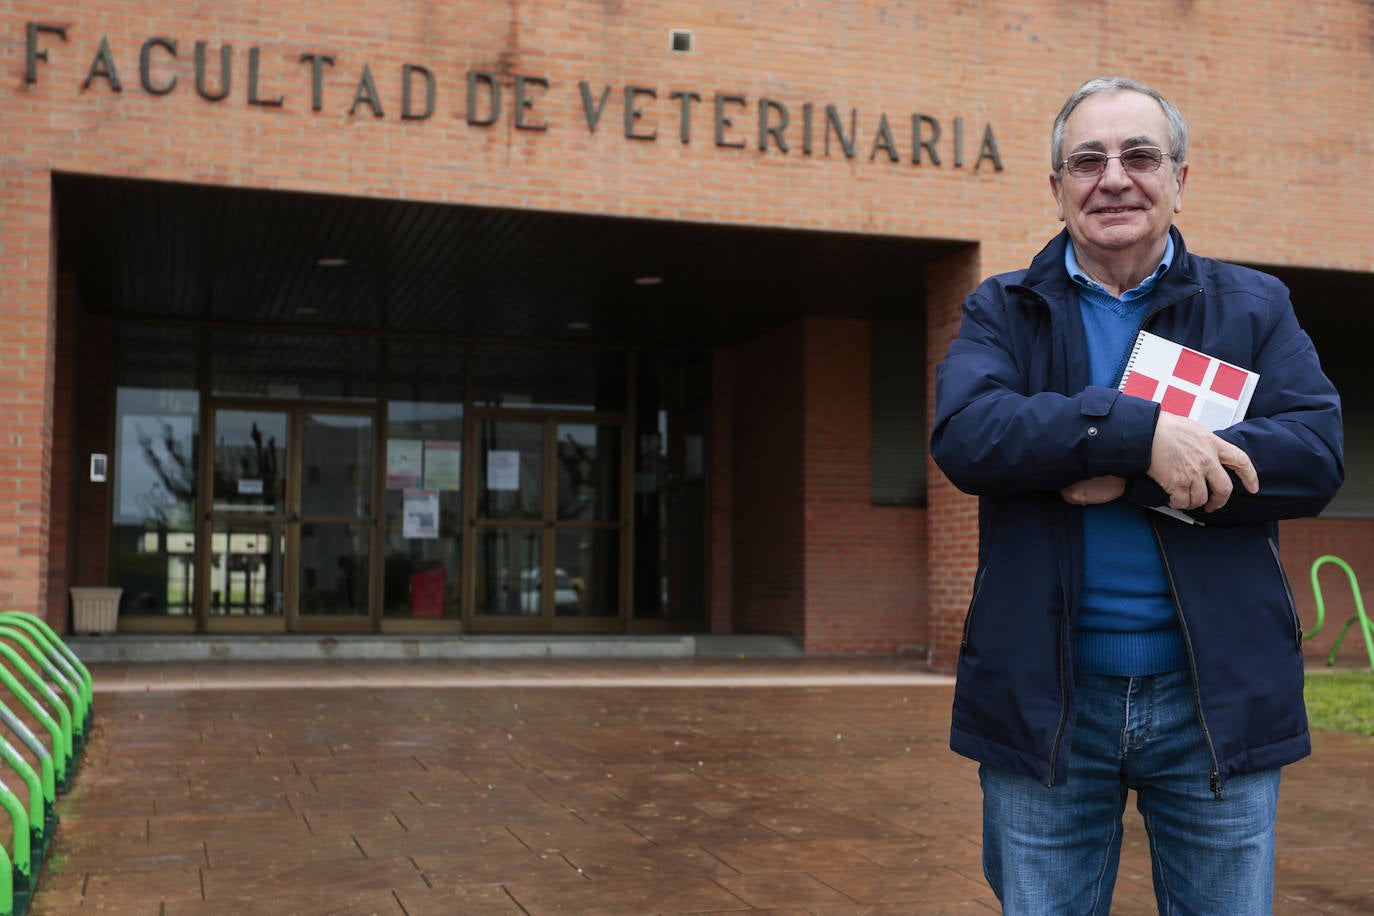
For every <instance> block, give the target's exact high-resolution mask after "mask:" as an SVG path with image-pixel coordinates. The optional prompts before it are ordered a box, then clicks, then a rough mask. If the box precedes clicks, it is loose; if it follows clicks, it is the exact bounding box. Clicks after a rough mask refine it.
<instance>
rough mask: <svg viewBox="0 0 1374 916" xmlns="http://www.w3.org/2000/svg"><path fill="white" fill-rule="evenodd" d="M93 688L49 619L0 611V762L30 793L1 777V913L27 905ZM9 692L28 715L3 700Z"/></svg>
mask: <svg viewBox="0 0 1374 916" xmlns="http://www.w3.org/2000/svg"><path fill="white" fill-rule="evenodd" d="M6 691H8V693H9V695H10V696H9V697H6V696H5V693H6ZM93 693H94V688H93V683H92V679H91V674H90V671H89V670H88V669H87V668H86V666H85V665H84V664H82V662H81V660H80V659H79V658H77V656H76V655H75V653H73V652H72V651H71V649H70V648H69V647H68V646H67V645H66V643H64V642H63V640H62V638H61V637H60V636H58V635H57V633H56V632H54V631H53V629H52V628H51V627H50V626H48V624H47V623H46V622H44V621H43V620H41V619H40V618H38V617H35V616H34V615H32V614H26V613H22V612H19V611H4V612H0V726H3V732H0V764H3V766H5V767H7V768H8V769H10V770H12V771H13V772H14V773H15V774H16V775H17V776H18V777H19V778H20V779H21V780H22V781H23V783H24V786H25V794H26V796H27V805H26V804H25V802H24V801H23V800H21V799H20V796H19V795H18V794H17V793H15V792H14V791H13V790H11V789H10V788H9V786H8V785H6V784H5V783H4V782H3V781H0V809H3V810H4V812H5V813H6V814H8V815H9V818H10V824H11V827H12V829H13V842H12V845H11V848H10V850H6V848H5V847H4V846H3V845H0V916H24V914H25V913H27V911H28V907H29V903H30V902H31V900H32V898H33V892H34V888H35V885H36V882H37V877H38V874H39V872H40V871H41V869H42V864H43V861H44V859H45V858H46V856H47V853H48V849H49V847H50V845H51V843H52V838H53V832H54V829H55V828H56V826H57V795H58V793H60V792H63V791H65V790H66V789H67V787H68V786H69V785H70V783H71V780H72V778H73V776H74V775H75V768H76V762H77V760H78V758H79V755H80V753H81V751H82V749H83V747H84V745H85V740H86V737H87V736H88V735H89V733H90V726H91V723H92V719H93V712H92V709H93V704H92V698H93ZM10 697H12V698H13V699H14V700H15V701H17V704H18V706H19V707H22V708H23V710H25V711H27V714H28V715H27V719H26V718H25V717H23V716H21V715H20V714H19V713H18V712H16V710H15V708H12V707H11V705H10V704H9V703H8V702H6V701H7V700H9V699H10ZM30 722H37V724H38V725H39V726H40V732H39V733H35V731H34V729H33V728H31V727H30V724H29V723H30ZM42 732H46V735H47V738H48V739H49V741H48V742H47V743H45V742H44V741H43V740H42V739H41V738H40V737H39V734H40V733H42ZM11 737H13V738H15V739H17V741H18V743H19V744H21V745H23V747H24V748H26V749H27V752H28V756H25V754H23V753H21V751H20V748H19V747H18V746H17V745H16V744H15V743H12V742H11V740H10V738H11ZM31 761H32V762H31ZM35 763H36V766H35Z"/></svg>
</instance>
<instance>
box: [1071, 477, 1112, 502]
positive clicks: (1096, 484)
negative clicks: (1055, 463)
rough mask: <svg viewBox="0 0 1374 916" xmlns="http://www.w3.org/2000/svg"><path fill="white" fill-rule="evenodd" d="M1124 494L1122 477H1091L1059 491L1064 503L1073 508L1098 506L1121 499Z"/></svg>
mask: <svg viewBox="0 0 1374 916" xmlns="http://www.w3.org/2000/svg"><path fill="white" fill-rule="evenodd" d="M1125 492H1126V478H1124V477H1091V478H1089V479H1087V480H1080V481H1079V482H1078V483H1075V484H1070V485H1069V486H1067V487H1065V488H1064V489H1062V490H1060V491H1059V495H1060V496H1062V497H1064V502H1067V503H1073V504H1074V505H1075V506H1100V505H1102V504H1103V503H1109V502H1111V501H1112V500H1114V499H1118V498H1120V497H1121V495H1122V494H1123V493H1125Z"/></svg>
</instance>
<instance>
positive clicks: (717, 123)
mask: <svg viewBox="0 0 1374 916" xmlns="http://www.w3.org/2000/svg"><path fill="white" fill-rule="evenodd" d="M186 44H187V42H184V41H178V39H177V37H175V36H170V35H153V36H151V37H148V38H146V39H144V40H143V41H142V42H141V43H138V44H135V45H133V46H131V47H119V46H117V45H111V43H110V40H109V38H108V36H105V35H100V36H94V35H84V36H83V35H82V34H81V30H80V26H79V25H76V24H70V23H64V24H61V25H57V24H53V23H45V22H27V23H25V24H24V87H25V88H29V89H35V88H36V87H38V84H39V80H40V77H42V78H43V79H44V80H52V79H54V78H55V77H54V74H59V73H62V74H68V75H69V77H68V78H70V79H72V81H73V83H74V84H75V85H76V86H77V87H78V89H79V91H80V92H82V93H86V92H98V91H104V92H106V93H109V94H110V95H112V96H114V97H115V98H118V97H119V96H120V95H121V94H122V93H123V90H124V87H123V84H122V83H121V81H120V78H119V68H118V63H119V61H120V59H121V58H124V59H126V60H127V59H131V58H133V57H134V56H137V58H138V88H139V89H141V90H142V91H143V93H144V94H146V95H152V96H175V95H177V94H181V95H183V96H187V97H190V98H195V97H198V98H199V99H201V100H202V101H205V102H210V103H214V104H221V103H226V102H228V103H231V104H232V103H233V101H234V99H235V98H238V99H239V101H240V103H244V104H247V105H248V106H251V107H255V108H284V109H288V110H290V109H292V108H295V109H297V110H302V111H303V110H305V108H306V107H307V106H308V109H309V111H310V112H312V113H314V114H316V115H323V114H325V113H326V112H330V113H333V114H334V115H335V116H336V117H347V118H349V119H358V120H361V119H364V118H366V117H367V116H368V115H371V118H370V120H374V121H386V120H393V121H394V120H400V121H410V122H425V121H431V120H433V119H434V117H435V112H436V111H444V112H446V114H445V115H443V116H445V117H452V118H456V119H458V120H459V121H460V122H462V123H466V125H467V126H468V127H469V128H471V129H474V130H486V129H488V128H492V127H496V126H498V125H502V124H504V125H507V126H509V127H511V128H514V129H515V130H518V131H528V132H530V133H535V134H538V133H547V132H551V131H554V130H559V129H564V130H568V129H577V124H576V122H577V116H576V114H575V113H574V112H576V110H577V107H578V104H579V103H580V106H581V112H582V119H581V120H582V124H583V125H584V126H585V127H586V130H587V133H588V134H595V133H596V132H597V127H598V126H599V125H600V124H601V120H602V117H603V115H605V114H606V113H607V111H606V110H607V108H611V109H614V111H613V112H612V117H616V116H617V115H618V116H619V117H620V119H621V124H622V131H621V134H622V136H623V138H624V139H625V140H632V141H635V142H637V143H641V144H649V145H652V144H655V143H658V142H659V134H660V131H659V127H660V126H663V127H665V130H664V131H663V133H664V134H665V135H671V125H672V123H673V120H674V119H676V120H677V127H678V130H677V138H678V140H679V141H680V142H681V143H682V145H683V146H690V145H692V143H693V135H692V115H693V114H694V110H693V105H694V104H696V105H701V104H702V103H705V104H707V105H709V106H710V107H709V108H708V110H707V112H705V113H702V112H696V113H697V114H698V118H699V119H700V118H701V117H706V118H708V119H709V120H710V128H709V130H708V131H707V136H706V137H705V138H703V139H698V140H697V141H696V142H697V143H698V144H699V145H705V146H708V147H710V148H714V149H717V150H749V151H751V154H752V155H753V156H755V157H762V156H769V157H778V156H783V157H786V156H802V157H806V158H813V157H817V156H819V157H821V158H826V159H830V158H840V157H842V158H844V159H855V158H856V157H859V156H861V155H862V153H861V152H860V149H859V144H860V143H861V142H862V143H865V144H866V146H865V147H864V151H865V152H867V157H866V158H867V160H868V161H869V162H872V163H875V164H883V165H887V166H895V165H899V164H901V163H906V164H908V165H910V166H917V167H920V168H929V167H936V168H939V167H942V165H943V163H945V162H949V163H950V165H951V166H952V167H953V168H956V169H962V168H964V162H965V153H966V152H967V153H968V154H969V155H968V158H969V159H970V160H971V161H972V163H973V165H972V168H971V170H970V171H975V172H976V171H985V170H988V169H990V170H992V171H994V172H1001V171H1002V170H1003V165H1002V156H1001V153H1000V152H999V150H998V145H997V137H996V135H995V133H994V131H993V128H992V124H991V123H985V124H984V126H983V128H982V131H981V136H979V134H978V133H976V132H975V131H976V128H973V126H972V125H969V127H970V128H971V129H970V130H969V132H968V133H969V142H968V145H967V147H966V144H965V122H966V119H965V118H964V117H963V116H955V117H953V118H952V122H953V123H952V129H951V130H950V131H948V132H946V131H944V130H943V125H942V123H941V120H940V119H939V118H937V117H936V116H935V115H932V114H928V113H925V112H903V113H901V114H900V115H899V116H895V117H889V113H888V112H886V111H877V112H874V111H868V112H864V113H863V114H862V115H861V114H860V112H859V110H858V109H857V108H853V107H848V106H842V105H840V104H837V103H835V102H828V101H818V100H808V99H785V98H777V97H775V96H773V95H751V94H749V93H745V92H713V93H709V94H708V93H705V92H702V91H700V90H697V89H690V88H683V87H680V86H668V87H666V88H665V87H660V86H653V85H646V84H644V83H643V82H639V81H636V82H634V83H624V84H621V85H619V86H615V85H613V84H611V83H605V82H601V83H598V84H596V85H595V86H594V85H593V83H592V82H591V81H590V80H580V81H578V82H576V83H575V84H574V83H571V82H568V83H559V82H556V81H554V80H552V79H550V78H548V77H547V76H541V75H536V74H530V73H513V72H511V71H510V69H509V68H508V67H507V66H505V65H502V66H500V67H497V68H496V69H490V70H489V69H477V68H474V69H469V70H467V71H466V72H462V71H455V68H453V67H452V66H451V65H450V66H445V67H434V66H430V65H428V64H422V63H415V62H406V63H402V64H401V65H400V72H399V74H397V73H396V71H395V70H393V69H392V67H388V68H387V71H389V72H383V71H382V70H380V69H379V70H377V71H376V72H377V74H378V75H379V76H380V77H381V78H380V79H378V78H376V77H374V75H373V72H374V71H373V69H372V67H371V65H370V63H369V62H368V61H366V60H358V59H357V58H354V59H353V60H351V61H345V60H344V59H343V58H342V57H340V56H338V55H336V54H326V53H323V52H321V51H312V50H309V49H306V50H303V51H300V52H294V51H293V52H291V53H289V54H288V53H283V52H282V51H281V50H280V49H275V50H273V49H270V48H269V49H264V47H262V46H259V45H250V46H249V48H248V53H247V55H246V56H245V55H243V54H242V53H241V52H240V53H239V54H238V55H237V56H236V55H235V53H234V47H233V46H232V45H230V44H227V43H224V42H218V43H215V42H212V41H207V40H205V39H197V40H195V41H194V48H195V51H194V54H193V55H191V56H190V58H189V60H188V58H187V57H186V56H184V55H182V54H181V53H179V50H180V49H184V48H185V46H186ZM216 47H217V50H218V53H217V55H216V54H215V50H214V49H215V48H216ZM64 56H65V58H66V59H65V60H64V59H63V58H64ZM215 56H217V57H218V72H217V73H216V72H214V71H215V69H216V68H215V65H214V57H215ZM81 61H88V62H89V63H88V64H87V65H86V66H85V69H84V71H81V72H77V71H75V70H74V69H73V68H74V67H76V66H79V65H80V62H81ZM39 64H42V65H43V67H42V68H40V67H39ZM299 64H306V65H307V66H306V67H305V68H299V67H298V65H299ZM392 66H394V65H392ZM240 68H242V69H240ZM236 69H240V74H239V75H240V79H238V80H235V78H234V71H235V70H236ZM302 71H303V72H302ZM445 75H447V80H448V82H447V83H446V82H445V78H446V77H445ZM183 77H189V79H183ZM189 83H194V87H195V88H194V93H193V94H192V93H191V92H190V91H189V90H188V89H186V88H184V87H186V86H187V85H188V84H189ZM236 86H237V87H246V88H238V89H236V88H235V87H236ZM266 86H271V87H272V89H273V90H274V91H272V92H267V91H266V90H265V88H264V87H266ZM574 87H575V88H574ZM275 90H282V91H275ZM503 90H508V91H509V95H508V96H507V99H512V100H513V101H512V102H511V104H509V105H505V106H503V105H502V101H503V99H502V94H503ZM235 93H237V96H235ZM446 93H447V94H450V95H458V96H460V97H463V99H464V101H465V102H466V104H465V105H464V106H463V108H462V109H461V110H457V111H455V110H454V106H453V105H452V104H450V105H449V106H448V107H447V108H446V109H445V108H441V106H440V96H441V95H444V94H446ZM755 98H757V101H756V102H754V101H751V99H755ZM708 99H709V101H707V100H708ZM560 112H562V113H563V114H564V117H560ZM795 112H800V117H793V113H795ZM949 120H951V119H946V122H948V121H949ZM907 124H909V125H910V131H909V132H908V131H907V130H906V125H907ZM894 126H895V127H896V128H897V129H896V130H894V129H893V127H894ZM746 138H748V139H746ZM975 138H976V139H975ZM832 140H833V141H834V142H833V143H832ZM975 142H976V150H975V149H974V144H975ZM722 155H725V154H722ZM913 171H916V170H914V169H913Z"/></svg>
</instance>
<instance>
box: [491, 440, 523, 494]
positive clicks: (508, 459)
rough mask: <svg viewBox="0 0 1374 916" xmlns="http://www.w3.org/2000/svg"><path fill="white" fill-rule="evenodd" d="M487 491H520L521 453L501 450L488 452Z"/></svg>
mask: <svg viewBox="0 0 1374 916" xmlns="http://www.w3.org/2000/svg"><path fill="white" fill-rule="evenodd" d="M487 489H488V490H519V489H520V453H519V452H518V451H504V450H500V449H496V450H492V451H490V452H487Z"/></svg>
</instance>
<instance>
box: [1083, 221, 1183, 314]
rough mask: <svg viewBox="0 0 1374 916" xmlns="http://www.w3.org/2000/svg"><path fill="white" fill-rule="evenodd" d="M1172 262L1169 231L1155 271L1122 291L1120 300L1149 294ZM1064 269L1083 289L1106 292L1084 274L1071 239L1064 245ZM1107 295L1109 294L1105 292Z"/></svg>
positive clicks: (1124, 300) (1172, 243)
mask: <svg viewBox="0 0 1374 916" xmlns="http://www.w3.org/2000/svg"><path fill="white" fill-rule="evenodd" d="M1173 263H1174V236H1173V233H1170V234H1169V235H1168V236H1166V238H1165V243H1164V257H1163V258H1162V259H1161V260H1160V262H1159V266H1158V267H1156V268H1155V272H1154V273H1152V274H1150V275H1149V276H1148V277H1146V278H1145V279H1144V280H1143V281H1142V282H1141V284H1140V285H1139V286H1137V287H1136V288H1135V289H1128V290H1126V292H1124V293H1122V294H1121V297H1120V299H1121V301H1122V302H1130V301H1131V300H1133V299H1139V298H1140V297H1141V296H1147V295H1149V293H1150V291H1151V290H1153V289H1154V288H1155V283H1157V282H1158V281H1159V278H1160V277H1162V276H1164V272H1165V271H1167V270H1168V269H1169V267H1170V265H1172V264H1173ZM1064 269H1065V270H1067V271H1068V272H1069V277H1070V278H1071V279H1072V280H1073V282H1075V283H1077V284H1078V285H1079V286H1081V287H1083V288H1085V289H1096V290H1102V291H1103V292H1106V290H1104V289H1102V286H1101V285H1100V284H1099V283H1098V282H1097V281H1095V280H1093V279H1092V278H1091V277H1089V276H1088V275H1087V274H1085V273H1084V272H1083V268H1081V267H1079V266H1078V257H1077V256H1076V255H1075V254H1074V251H1073V240H1072V239H1069V241H1068V244H1067V245H1065V246H1064ZM1107 295H1111V294H1110V293H1107ZM1114 298H1115V297H1114Z"/></svg>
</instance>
